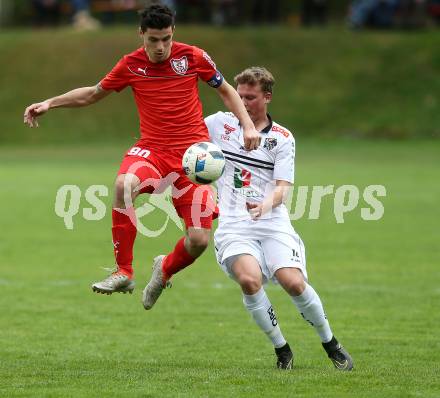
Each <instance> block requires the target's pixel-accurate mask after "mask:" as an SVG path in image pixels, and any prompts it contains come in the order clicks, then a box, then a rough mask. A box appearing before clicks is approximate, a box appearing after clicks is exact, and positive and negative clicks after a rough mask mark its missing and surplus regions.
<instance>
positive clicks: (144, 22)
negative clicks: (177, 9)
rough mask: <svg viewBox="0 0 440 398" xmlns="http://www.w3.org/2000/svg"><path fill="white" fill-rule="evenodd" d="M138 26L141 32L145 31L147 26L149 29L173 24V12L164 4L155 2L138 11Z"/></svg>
mask: <svg viewBox="0 0 440 398" xmlns="http://www.w3.org/2000/svg"><path fill="white" fill-rule="evenodd" d="M139 16H140V19H141V21H140V26H141V30H142V32H144V33H145V32H146V30H147V29H148V28H151V29H166V28H168V27H170V26H174V13H173V11H172V10H171V9H170V8H169V7H167V6H164V5H161V4H155V5H152V6H149V7H147V8H145V9H144V10H142V11H140V12H139Z"/></svg>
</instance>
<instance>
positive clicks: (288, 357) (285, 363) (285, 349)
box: [275, 343, 293, 370]
mask: <svg viewBox="0 0 440 398" xmlns="http://www.w3.org/2000/svg"><path fill="white" fill-rule="evenodd" d="M275 354H277V368H278V369H285V370H290V369H292V364H293V352H292V350H291V349H290V347H289V344H288V343H286V344H285V345H283V346H282V347H280V348H275Z"/></svg>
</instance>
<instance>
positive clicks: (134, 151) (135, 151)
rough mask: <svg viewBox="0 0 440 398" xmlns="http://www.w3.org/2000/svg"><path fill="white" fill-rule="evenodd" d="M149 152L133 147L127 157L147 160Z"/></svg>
mask: <svg viewBox="0 0 440 398" xmlns="http://www.w3.org/2000/svg"><path fill="white" fill-rule="evenodd" d="M150 153H151V152H150V151H149V150H148V149H142V148H140V147H138V146H134V147H133V148H131V149H130V150H129V151H128V153H127V155H132V156H141V157H143V158H148V156H149V155H150Z"/></svg>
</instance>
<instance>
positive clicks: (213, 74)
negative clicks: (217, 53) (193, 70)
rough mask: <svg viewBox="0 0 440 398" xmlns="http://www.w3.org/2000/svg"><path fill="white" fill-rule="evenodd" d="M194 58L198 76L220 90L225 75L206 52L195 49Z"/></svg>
mask: <svg viewBox="0 0 440 398" xmlns="http://www.w3.org/2000/svg"><path fill="white" fill-rule="evenodd" d="M194 58H195V60H196V65H197V74H198V76H199V77H200V78H201V79H202V80H203V81H204V82H206V83H208V84H209V85H210V86H211V87H214V88H218V87H220V86H221V85H222V83H223V75H222V74H221V73H220V71H219V70H218V69H217V66H216V65H215V63H214V61H213V60H212V59H211V57H210V56H209V55H208V53H207V52H206V51H203V50H201V49H200V48H197V47H194Z"/></svg>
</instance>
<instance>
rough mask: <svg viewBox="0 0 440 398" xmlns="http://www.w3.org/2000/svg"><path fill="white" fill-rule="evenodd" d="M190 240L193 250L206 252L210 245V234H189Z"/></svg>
mask: <svg viewBox="0 0 440 398" xmlns="http://www.w3.org/2000/svg"><path fill="white" fill-rule="evenodd" d="M188 240H189V245H190V246H191V247H192V248H193V249H197V250H205V249H206V248H207V247H208V244H209V233H189V234H188Z"/></svg>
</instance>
